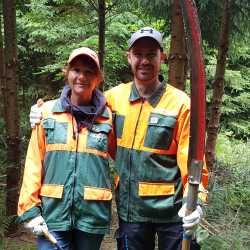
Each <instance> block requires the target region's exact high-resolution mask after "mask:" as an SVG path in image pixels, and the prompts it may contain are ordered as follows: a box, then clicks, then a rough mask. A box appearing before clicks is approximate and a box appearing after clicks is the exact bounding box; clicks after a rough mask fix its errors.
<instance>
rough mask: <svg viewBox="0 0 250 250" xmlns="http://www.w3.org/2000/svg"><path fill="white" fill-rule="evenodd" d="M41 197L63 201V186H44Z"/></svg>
mask: <svg viewBox="0 0 250 250" xmlns="http://www.w3.org/2000/svg"><path fill="white" fill-rule="evenodd" d="M40 195H41V196H44V197H50V198H57V199H61V198H62V195H63V185H58V184H43V185H42V187H41V191H40Z"/></svg>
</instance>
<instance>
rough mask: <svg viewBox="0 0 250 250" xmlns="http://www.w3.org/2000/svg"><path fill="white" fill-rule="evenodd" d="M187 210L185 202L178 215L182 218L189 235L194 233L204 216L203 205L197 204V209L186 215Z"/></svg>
mask: <svg viewBox="0 0 250 250" xmlns="http://www.w3.org/2000/svg"><path fill="white" fill-rule="evenodd" d="M186 210H187V204H186V203H184V204H183V206H182V207H181V209H180V210H179V212H178V215H179V216H180V217H181V218H182V221H183V228H184V230H185V233H186V234H187V235H192V234H193V233H194V232H195V230H196V229H197V227H198V225H199V223H200V220H201V218H202V216H203V211H202V208H201V206H199V205H197V207H196V209H195V210H194V211H193V212H192V213H191V214H189V215H185V214H186Z"/></svg>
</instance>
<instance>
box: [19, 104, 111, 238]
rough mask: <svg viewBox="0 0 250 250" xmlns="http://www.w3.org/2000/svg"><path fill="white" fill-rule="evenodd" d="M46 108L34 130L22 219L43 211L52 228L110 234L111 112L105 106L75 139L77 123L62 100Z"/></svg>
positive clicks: (23, 192)
mask: <svg viewBox="0 0 250 250" xmlns="http://www.w3.org/2000/svg"><path fill="white" fill-rule="evenodd" d="M42 108H43V112H42V113H43V120H42V122H41V124H40V125H38V126H36V128H35V129H33V131H32V136H31V140H30V143H29V147H28V152H27V158H26V163H25V170H24V177H23V183H22V187H21V191H20V197H19V203H18V216H19V217H18V221H19V222H22V221H26V220H29V219H31V218H33V217H35V216H37V215H39V214H41V215H42V216H43V217H44V219H45V221H46V223H47V225H48V228H49V230H51V231H66V230H70V229H73V228H75V229H79V230H82V231H85V232H89V233H98V234H104V233H106V232H107V231H108V229H109V224H110V219H111V217H110V215H111V210H110V209H111V199H112V193H111V182H110V168H109V162H108V157H109V154H108V143H109V142H110V141H111V140H112V138H113V134H114V133H113V130H112V113H111V111H110V110H109V109H108V108H107V107H105V110H104V111H103V113H102V115H100V116H99V117H98V118H97V119H96V120H95V121H94V122H93V125H92V127H91V128H90V129H87V128H86V127H82V128H81V129H80V131H79V132H78V133H77V134H76V137H75V138H73V136H72V135H73V134H74V131H77V128H76V127H77V125H76V121H75V119H74V118H73V117H72V115H71V113H69V112H66V111H65V110H64V109H63V107H62V106H61V102H60V100H59V99H58V100H53V101H49V102H46V103H45V104H44V105H43V106H42ZM72 125H74V130H73V126H72Z"/></svg>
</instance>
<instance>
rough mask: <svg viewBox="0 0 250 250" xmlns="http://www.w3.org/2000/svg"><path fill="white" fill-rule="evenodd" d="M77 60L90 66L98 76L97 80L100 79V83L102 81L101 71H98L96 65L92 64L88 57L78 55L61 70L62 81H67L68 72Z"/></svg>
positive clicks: (92, 61)
mask: <svg viewBox="0 0 250 250" xmlns="http://www.w3.org/2000/svg"><path fill="white" fill-rule="evenodd" d="M79 58H81V59H82V63H83V64H85V65H88V66H90V67H91V68H92V69H94V70H95V73H96V74H98V76H99V78H100V83H101V82H102V81H103V73H102V71H101V70H99V68H98V67H97V65H96V63H95V62H94V60H93V59H91V58H90V57H89V56H87V55H79V56H77V57H75V58H74V59H73V60H72V61H71V62H70V63H66V64H65V66H64V68H63V69H62V71H63V74H64V80H65V81H67V80H68V73H69V71H70V69H71V68H72V65H73V64H74V63H75V61H76V60H78V59H79Z"/></svg>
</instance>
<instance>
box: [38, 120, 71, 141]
mask: <svg viewBox="0 0 250 250" xmlns="http://www.w3.org/2000/svg"><path fill="white" fill-rule="evenodd" d="M42 123H43V128H44V130H45V136H46V144H66V143H67V130H68V124H67V123H66V122H57V121H56V120H55V119H52V118H48V119H45V120H43V122H42Z"/></svg>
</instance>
